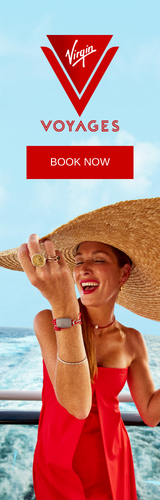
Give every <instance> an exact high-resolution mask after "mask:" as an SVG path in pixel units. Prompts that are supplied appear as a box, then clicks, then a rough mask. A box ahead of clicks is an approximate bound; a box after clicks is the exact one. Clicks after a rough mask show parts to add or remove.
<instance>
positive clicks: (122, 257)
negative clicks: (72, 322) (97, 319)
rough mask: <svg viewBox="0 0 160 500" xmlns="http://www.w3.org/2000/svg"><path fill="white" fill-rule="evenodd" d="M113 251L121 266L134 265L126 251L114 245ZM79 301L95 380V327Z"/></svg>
mask: <svg viewBox="0 0 160 500" xmlns="http://www.w3.org/2000/svg"><path fill="white" fill-rule="evenodd" d="M79 246H80V245H78V247H77V248H76V252H77V250H78V248H79ZM109 246H110V247H111V248H112V251H113V253H114V254H115V255H116V257H117V262H118V265H119V267H120V268H122V267H123V266H124V265H125V264H129V265H130V266H131V265H132V261H131V259H130V258H129V257H128V255H126V254H125V253H124V252H122V251H121V250H119V249H118V248H115V247H112V246H111V245H109ZM76 252H75V254H76ZM78 302H79V307H80V312H81V313H82V334H83V340H84V345H85V349H86V354H87V359H88V364H89V370H90V377H91V382H93V379H94V376H95V374H96V373H97V362H96V352H95V348H94V343H93V327H92V326H91V323H90V321H89V317H88V313H87V309H86V307H85V306H84V305H83V304H82V302H81V299H80V298H79V299H78Z"/></svg>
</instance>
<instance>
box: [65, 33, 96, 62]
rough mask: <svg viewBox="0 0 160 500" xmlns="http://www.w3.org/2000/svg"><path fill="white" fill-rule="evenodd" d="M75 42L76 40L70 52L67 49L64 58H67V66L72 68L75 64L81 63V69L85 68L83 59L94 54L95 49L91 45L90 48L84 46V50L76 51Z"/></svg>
mask: <svg viewBox="0 0 160 500" xmlns="http://www.w3.org/2000/svg"><path fill="white" fill-rule="evenodd" d="M77 42H78V40H75V42H74V44H73V47H72V50H71V52H70V50H69V49H68V50H67V52H66V55H65V57H68V60H69V64H71V65H72V66H73V67H74V66H76V64H78V63H79V62H80V61H82V66H83V68H85V58H86V57H87V56H90V55H91V54H93V52H96V49H94V48H93V45H91V47H88V45H86V48H85V49H81V50H80V51H79V50H76V49H75V46H76V44H77ZM74 61H75V62H74Z"/></svg>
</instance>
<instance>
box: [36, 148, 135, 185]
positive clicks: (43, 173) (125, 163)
mask: <svg viewBox="0 0 160 500" xmlns="http://www.w3.org/2000/svg"><path fill="white" fill-rule="evenodd" d="M133 153H134V150H133V146H27V152H26V177H27V179H133V172H134V167H133V164H134V160H133Z"/></svg>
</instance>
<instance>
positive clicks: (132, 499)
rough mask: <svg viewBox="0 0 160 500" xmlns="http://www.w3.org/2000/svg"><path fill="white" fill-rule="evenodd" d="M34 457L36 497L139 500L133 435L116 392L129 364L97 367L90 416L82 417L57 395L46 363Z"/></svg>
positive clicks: (60, 499)
mask: <svg viewBox="0 0 160 500" xmlns="http://www.w3.org/2000/svg"><path fill="white" fill-rule="evenodd" d="M43 368H44V384H43V391H42V410H41V414H40V420H39V428H38V440H37V445H36V449H35V454H34V462H33V482H34V489H35V495H36V500H85V499H86V500H137V494H136V485H135V476H134V467H133V459H132V452H131V446H130V441H129V437H128V434H127V431H126V428H125V426H124V424H123V421H122V419H121V416H120V410H119V403H118V398H117V395H118V394H119V392H120V391H121V390H122V388H123V386H124V384H125V382H126V379H127V370H128V369H127V368H101V367H100V368H98V377H95V379H94V380H95V383H93V384H92V393H93V401H92V408H91V411H90V413H89V416H88V417H87V418H86V419H85V420H79V419H77V418H75V417H74V416H72V415H70V413H68V411H67V410H66V409H65V408H63V406H61V405H60V404H59V403H58V401H57V399H56V396H55V393H54V389H53V386H52V384H51V381H50V378H49V376H48V373H47V369H46V366H45V363H43Z"/></svg>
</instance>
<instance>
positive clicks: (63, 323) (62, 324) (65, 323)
mask: <svg viewBox="0 0 160 500" xmlns="http://www.w3.org/2000/svg"><path fill="white" fill-rule="evenodd" d="M56 325H57V326H58V328H70V327H71V319H70V318H58V319H57V320H56Z"/></svg>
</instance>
